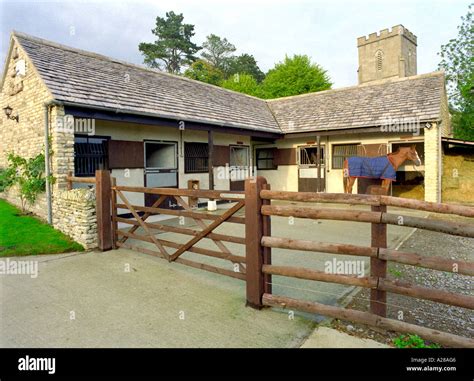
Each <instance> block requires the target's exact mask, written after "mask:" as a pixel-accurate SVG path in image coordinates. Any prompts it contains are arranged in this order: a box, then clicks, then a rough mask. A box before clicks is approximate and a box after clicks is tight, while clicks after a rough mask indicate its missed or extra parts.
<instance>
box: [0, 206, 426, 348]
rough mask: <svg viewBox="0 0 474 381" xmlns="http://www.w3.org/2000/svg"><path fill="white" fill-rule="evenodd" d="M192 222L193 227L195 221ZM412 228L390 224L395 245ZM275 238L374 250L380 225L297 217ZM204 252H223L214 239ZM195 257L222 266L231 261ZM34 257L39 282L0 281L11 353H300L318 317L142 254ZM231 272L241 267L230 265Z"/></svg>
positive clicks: (285, 260) (299, 289)
mask: <svg viewBox="0 0 474 381" xmlns="http://www.w3.org/2000/svg"><path fill="white" fill-rule="evenodd" d="M419 215H423V214H419ZM165 222H166V221H165ZM166 223H170V224H175V223H177V221H176V220H168V221H167V222H166ZM186 224H187V225H188V226H192V225H193V222H192V221H190V220H189V219H187V220H186ZM225 225H226V226H223V227H222V228H220V229H219V232H226V233H229V234H233V235H238V234H243V226H240V225H236V224H225ZM412 230H413V229H409V228H404V227H398V226H396V227H390V228H389V245H390V247H395V246H397V245H398V244H399V243H400V242H401V241H402V240H403V239H404V237H406V236H407V235H408V234H410V233H411V232H412ZM273 234H274V235H275V236H281V237H291V238H301V239H312V240H321V241H326V242H347V243H353V244H361V245H369V244H370V238H369V237H370V225H369V224H361V223H347V222H336V221H311V220H295V222H294V224H289V223H288V219H287V218H275V219H274V220H273ZM160 238H164V239H173V240H177V241H183V240H184V239H185V238H188V239H189V236H188V237H184V236H182V235H176V234H171V233H164V234H161V235H160ZM226 245H227V243H226ZM199 246H201V247H209V248H213V249H215V247H214V244H213V243H212V242H208V243H204V242H202V243H200V244H199ZM228 246H229V248H231V249H232V251H233V252H234V253H235V254H240V255H243V254H244V247H243V246H242V245H237V244H234V245H232V244H228ZM185 256H186V257H188V258H191V257H192V258H199V260H201V261H203V262H208V263H214V264H215V263H216V261H221V260H218V259H214V258H207V257H201V256H197V255H195V254H185ZM332 258H333V256H332V255H329V254H315V253H303V252H290V251H287V250H274V252H273V263H275V264H288V265H293V266H305V267H310V268H316V269H321V270H324V263H325V261H327V260H332ZM343 258H344V257H341V256H338V258H337V259H343ZM347 258H348V259H352V260H353V259H354V257H347ZM25 259H27V260H38V261H39V275H38V277H37V278H34V279H32V278H30V277H28V276H25V275H22V276H19V275H2V276H0V297H1V300H2V303H1V310H0V328H1V333H0V346H1V347H12V346H15V347H16V346H19V347H27V346H28V347H29V346H32V347H129V346H131V347H298V346H300V345H301V344H302V343H303V341H304V340H305V338H306V337H307V336H308V335H309V334H310V333H311V331H312V329H313V327H314V323H313V322H312V320H314V319H315V317H314V316H308V315H298V314H297V315H296V317H295V319H294V320H291V319H289V318H288V315H287V314H286V313H277V312H274V311H271V310H262V311H256V310H253V309H251V308H246V307H245V306H244V305H245V284H244V282H243V281H240V280H237V279H233V278H229V277H225V276H221V275H217V274H213V273H209V272H206V271H203V270H198V269H193V268H190V267H187V266H183V265H180V264H177V263H172V264H169V263H168V262H166V261H164V260H163V259H160V258H155V257H152V256H148V255H145V254H140V253H137V252H134V251H129V250H124V249H120V250H116V251H109V252H106V253H97V252H93V253H78V254H64V255H55V256H40V257H28V258H25ZM356 259H358V258H356ZM222 265H223V266H224V267H225V266H228V268H232V267H231V266H230V264H228V263H225V262H223V263H222ZM127 270H130V271H127ZM273 283H274V293H275V294H280V295H288V296H293V297H299V298H304V299H308V300H314V301H318V302H322V303H328V304H337V303H338V301H339V300H340V298H341V297H343V296H344V295H345V294H347V293H348V292H350V291H352V288H350V287H345V286H341V285H336V284H329V283H327V284H326V283H320V282H310V281H301V280H295V279H290V278H283V277H274V280H273ZM316 320H318V319H316Z"/></svg>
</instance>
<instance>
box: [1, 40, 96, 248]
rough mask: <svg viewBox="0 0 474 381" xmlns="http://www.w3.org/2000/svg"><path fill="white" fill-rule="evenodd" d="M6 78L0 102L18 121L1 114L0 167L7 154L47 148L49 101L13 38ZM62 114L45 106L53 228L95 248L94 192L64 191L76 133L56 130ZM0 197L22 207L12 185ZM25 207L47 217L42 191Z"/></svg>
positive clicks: (5, 163) (29, 155)
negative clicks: (18, 67) (18, 69)
mask: <svg viewBox="0 0 474 381" xmlns="http://www.w3.org/2000/svg"><path fill="white" fill-rule="evenodd" d="M20 61H24V62H25V72H24V75H23V74H17V72H16V70H15V65H17V64H18V62H20ZM5 70H6V75H5V80H4V81H3V82H2V83H1V92H0V106H1V108H3V107H6V106H7V105H8V106H10V107H11V108H12V109H13V115H18V117H19V121H18V122H17V121H16V120H10V119H7V118H6V117H5V115H4V113H3V112H2V114H1V115H0V168H5V167H7V166H8V160H7V156H8V154H9V153H11V152H12V153H15V154H17V155H20V156H22V157H24V158H32V157H35V156H36V155H38V154H39V153H41V152H44V149H45V133H44V123H45V120H44V111H45V103H47V102H49V101H51V100H52V99H53V97H52V95H51V93H50V92H49V90H48V89H47V87H46V86H45V84H44V82H43V80H42V79H41V77H40V75H39V74H38V72H37V71H36V69H35V67H34V66H33V64H32V63H31V62H30V60H29V58H28V55H27V54H26V53H25V52H24V50H23V49H22V48H21V46H20V45H19V44H18V43H17V42H16V41H15V39H14V38H13V39H12V41H11V45H10V50H9V59H8V61H7V62H6V68H5ZM62 116H64V108H63V107H62V106H51V107H50V109H49V123H48V129H49V138H50V142H51V147H50V148H51V150H52V154H51V158H50V168H51V173H52V175H53V176H54V178H55V180H56V181H55V184H54V185H53V186H52V209H53V226H54V227H55V228H57V229H58V230H60V231H62V232H63V233H65V234H67V235H68V236H70V237H71V238H72V239H74V240H75V241H76V242H78V243H80V244H82V245H83V246H84V247H86V248H93V247H96V246H97V222H96V217H95V193H94V190H87V189H81V190H72V191H67V190H66V185H67V182H66V176H67V174H68V171H73V170H74V134H73V133H72V132H61V131H58V129H56V128H55V126H56V125H57V124H56V120H57V118H58V117H62ZM0 198H3V199H5V200H7V201H8V202H10V203H12V204H14V205H16V206H18V207H20V206H21V202H20V198H19V196H18V192H17V189H16V188H10V189H9V190H8V191H6V192H4V193H0ZM27 209H28V210H29V211H30V212H32V213H34V214H36V215H37V216H39V217H40V218H42V219H44V220H45V219H46V218H47V202H46V195H45V194H44V193H43V194H40V195H39V197H38V199H37V201H36V203H35V204H34V205H27Z"/></svg>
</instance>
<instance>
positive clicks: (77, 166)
mask: <svg viewBox="0 0 474 381" xmlns="http://www.w3.org/2000/svg"><path fill="white" fill-rule="evenodd" d="M108 139H109V138H106V137H97V136H94V137H90V136H75V137H74V175H75V176H78V177H91V176H95V171H96V170H97V169H108V163H107V141H108Z"/></svg>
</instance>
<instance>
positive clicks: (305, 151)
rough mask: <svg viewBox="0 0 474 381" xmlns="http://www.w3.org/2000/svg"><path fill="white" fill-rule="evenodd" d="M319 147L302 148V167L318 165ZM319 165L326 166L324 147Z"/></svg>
mask: <svg viewBox="0 0 474 381" xmlns="http://www.w3.org/2000/svg"><path fill="white" fill-rule="evenodd" d="M317 158H318V147H300V161H299V163H300V165H303V166H304V165H306V166H315V165H317ZM319 164H320V165H324V147H323V146H321V150H320V159H319Z"/></svg>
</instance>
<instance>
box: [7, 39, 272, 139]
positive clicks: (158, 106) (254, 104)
mask: <svg viewBox="0 0 474 381" xmlns="http://www.w3.org/2000/svg"><path fill="white" fill-rule="evenodd" d="M14 37H15V38H16V39H17V41H18V42H19V43H20V45H21V46H22V47H23V49H24V50H25V51H26V53H27V54H28V56H29V57H30V59H31V61H32V62H33V64H34V65H35V67H36V69H37V70H38V72H39V74H40V76H41V77H42V79H43V80H44V82H45V83H46V85H47V86H48V88H49V89H50V91H51V92H52V93H53V96H54V98H55V99H57V100H59V101H67V102H75V103H79V104H83V105H84V106H91V107H93V106H99V107H107V108H111V109H118V110H129V111H133V112H145V113H151V114H155V115H157V116H160V117H165V118H166V117H168V118H172V119H178V120H185V121H196V122H202V123H209V124H215V125H220V126H227V127H238V128H246V129H258V130H261V131H269V132H277V133H278V132H280V129H279V127H278V125H277V123H276V121H275V119H274V118H273V116H272V114H271V112H270V110H269V109H268V107H267V105H266V102H265V101H264V100H262V99H258V98H255V97H251V96H248V95H245V94H241V93H237V92H234V91H229V90H226V89H223V88H220V87H217V86H213V85H209V84H205V83H203V82H199V81H194V80H191V79H188V78H184V77H180V76H176V75H171V74H167V73H163V72H160V71H157V70H153V69H147V68H143V67H140V66H138V65H133V64H128V63H125V62H121V61H118V60H114V59H111V58H108V57H105V56H101V55H98V54H94V53H89V52H85V51H81V50H78V49H73V48H69V47H66V46H63V45H59V44H56V43H53V42H50V41H46V40H42V39H39V38H36V37H32V36H28V35H25V34H22V33H18V32H14Z"/></svg>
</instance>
